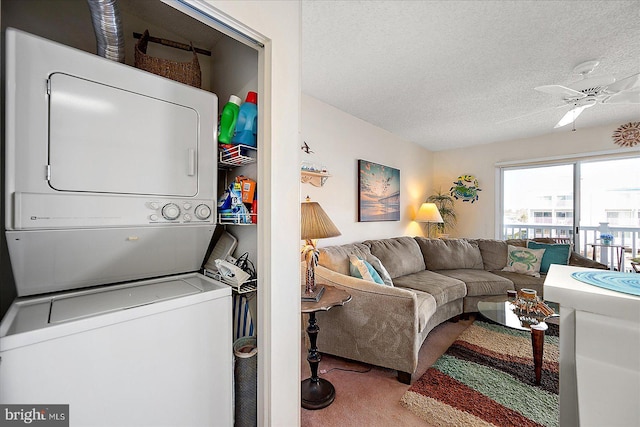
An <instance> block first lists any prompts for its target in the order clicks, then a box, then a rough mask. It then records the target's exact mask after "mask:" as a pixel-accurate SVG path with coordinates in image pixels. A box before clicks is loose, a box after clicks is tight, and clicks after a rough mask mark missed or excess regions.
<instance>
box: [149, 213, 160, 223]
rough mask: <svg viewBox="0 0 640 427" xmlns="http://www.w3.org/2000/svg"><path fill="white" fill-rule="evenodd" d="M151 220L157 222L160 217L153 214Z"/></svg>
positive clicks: (150, 216)
mask: <svg viewBox="0 0 640 427" xmlns="http://www.w3.org/2000/svg"><path fill="white" fill-rule="evenodd" d="M149 219H150V220H151V221H157V220H158V215H156V214H151V215H149Z"/></svg>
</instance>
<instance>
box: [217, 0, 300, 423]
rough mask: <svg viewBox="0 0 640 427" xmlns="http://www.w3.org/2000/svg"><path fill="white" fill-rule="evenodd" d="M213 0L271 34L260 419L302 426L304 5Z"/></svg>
mask: <svg viewBox="0 0 640 427" xmlns="http://www.w3.org/2000/svg"><path fill="white" fill-rule="evenodd" d="M206 3H209V4H210V5H211V6H212V7H213V8H215V9H217V11H219V12H222V14H223V15H224V16H222V17H223V18H224V17H228V21H229V22H231V23H237V24H238V26H239V27H242V26H244V27H245V28H246V29H248V30H252V31H253V32H255V33H257V34H258V35H259V36H261V38H263V39H264V40H265V47H264V48H263V49H262V51H261V52H260V57H259V61H258V62H259V72H260V73H261V78H259V79H258V93H259V94H260V95H261V98H260V99H259V100H258V102H259V105H258V110H259V111H260V117H259V120H260V121H259V123H258V126H259V127H260V129H261V131H260V135H259V141H258V144H259V147H260V154H259V156H260V161H259V165H258V185H259V186H260V187H259V188H258V191H259V194H260V198H259V208H258V209H259V210H258V213H259V219H258V252H259V256H258V263H259V265H260V271H259V280H260V282H259V283H258V286H259V289H258V305H259V308H258V317H259V320H258V348H259V352H260V353H259V355H258V414H259V415H258V425H259V426H268V425H270V426H296V425H299V423H300V370H299V366H300V345H301V343H300V278H299V259H300V258H299V250H300V225H299V224H300V222H299V221H300V205H299V190H298V184H297V183H298V182H299V179H300V168H299V157H300V148H299V147H300V145H299V144H300V133H299V123H300V3H299V2H298V1H241V2H239V1H221V0H209V1H207V2H206ZM234 26H236V25H235V24H234ZM265 100H267V101H266V102H265Z"/></svg>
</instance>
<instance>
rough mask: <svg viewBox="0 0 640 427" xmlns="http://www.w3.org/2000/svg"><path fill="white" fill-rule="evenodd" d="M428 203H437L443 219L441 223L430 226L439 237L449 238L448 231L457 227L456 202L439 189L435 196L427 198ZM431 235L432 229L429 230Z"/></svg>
mask: <svg viewBox="0 0 640 427" xmlns="http://www.w3.org/2000/svg"><path fill="white" fill-rule="evenodd" d="M427 202H429V203H435V205H436V206H437V207H438V211H439V212H440V216H441V217H442V222H441V223H436V224H433V225H432V224H429V226H430V227H433V228H435V229H436V232H437V234H436V236H437V237H447V236H448V235H447V234H445V233H447V231H450V230H452V229H453V228H454V227H455V226H456V219H457V218H456V211H455V208H454V200H453V197H451V196H450V195H449V194H446V193H443V192H442V189H438V191H437V192H436V193H435V194H432V195H431V196H429V197H427ZM428 234H429V235H430V234H431V229H429V230H428Z"/></svg>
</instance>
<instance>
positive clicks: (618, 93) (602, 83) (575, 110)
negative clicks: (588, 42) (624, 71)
mask: <svg viewBox="0 0 640 427" xmlns="http://www.w3.org/2000/svg"><path fill="white" fill-rule="evenodd" d="M599 63H600V62H599V61H587V62H583V63H582V64H580V65H578V66H576V67H575V68H574V69H573V72H574V73H575V74H578V75H580V76H582V79H581V80H578V81H577V82H574V83H570V84H568V85H566V86H562V85H546V86H538V87H536V88H535V90H537V91H540V92H544V93H550V94H552V95H559V96H561V97H562V100H563V101H564V102H565V104H566V105H570V106H571V107H572V108H571V110H569V111H568V112H567V113H566V114H565V115H564V116H563V117H562V119H560V121H559V122H558V123H557V124H556V125H555V126H554V128H559V127H562V126H565V125H568V124H569V123H573V122H574V121H575V120H576V118H577V117H578V116H579V115H580V113H582V112H583V111H584V110H585V109H586V108H589V107H593V106H594V105H596V104H640V73H637V74H633V75H631V76H628V77H625V78H623V79H620V80H616V79H615V77H613V76H597V77H590V76H589V75H590V74H591V73H592V72H593V70H594V69H595V68H596V67H597V66H598V64H599ZM562 107H564V105H563V106H562Z"/></svg>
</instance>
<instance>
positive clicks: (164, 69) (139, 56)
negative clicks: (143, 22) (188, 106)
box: [134, 30, 202, 88]
mask: <svg viewBox="0 0 640 427" xmlns="http://www.w3.org/2000/svg"><path fill="white" fill-rule="evenodd" d="M148 43H149V31H148V30H145V32H144V34H143V35H142V37H140V40H138V42H137V43H136V48H135V63H134V65H135V67H136V68H139V69H141V70H145V71H148V72H150V73H153V74H157V75H159V76H162V77H166V78H168V79H171V80H175V81H177V82H180V83H185V84H188V85H190V86H194V87H197V88H200V87H201V85H202V76H201V73H200V63H199V62H198V55H196V52H195V51H194V50H193V46H191V51H192V52H193V60H191V61H190V62H177V61H171V60H169V59H163V58H155V57H153V56H149V55H147V44H148Z"/></svg>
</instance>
